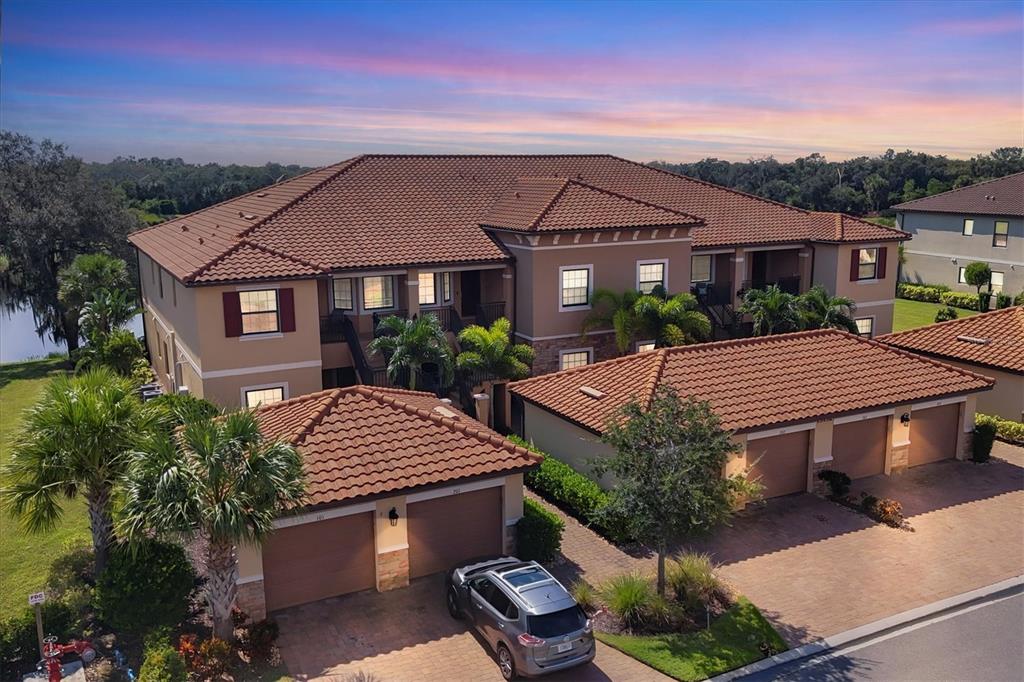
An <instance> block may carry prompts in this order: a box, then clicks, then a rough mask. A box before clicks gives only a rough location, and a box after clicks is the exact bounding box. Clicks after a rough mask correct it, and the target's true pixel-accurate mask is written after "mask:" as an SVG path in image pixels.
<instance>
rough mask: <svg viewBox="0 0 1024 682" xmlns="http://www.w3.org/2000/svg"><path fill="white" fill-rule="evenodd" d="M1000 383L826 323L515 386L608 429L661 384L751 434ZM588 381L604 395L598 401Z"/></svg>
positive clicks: (665, 351)
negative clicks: (699, 401) (623, 410)
mask: <svg viewBox="0 0 1024 682" xmlns="http://www.w3.org/2000/svg"><path fill="white" fill-rule="evenodd" d="M993 383H994V381H993V380H992V379H989V378H988V377H984V376H981V375H979V374H974V373H973V372H967V371H965V370H962V369H958V368H956V367H952V366H950V365H946V364H943V363H941V362H938V361H935V360H930V359H928V358H924V357H920V356H917V355H913V354H911V353H907V352H904V351H900V350H897V349H895V348H892V347H890V346H886V345H885V344H881V343H878V342H876V341H871V340H869V339H865V338H862V337H859V336H855V335H853V334H850V333H847V332H841V331H837V330H833V329H823V330H816V331H808V332H797V333H794V334H779V335H777V336H765V337H758V338H752V339H738V340H733V341H720V342H715V343H703V344H698V345H693V346H676V347H674V348H662V349H658V350H653V351H648V352H645V353H637V354H635V355H627V356H624V357H621V358H616V359H614V360H608V361H605V362H599V363H596V364H593V365H586V366H583V367H577V368H575V369H570V370H565V371H562V372H556V373H554V374H547V375H544V376H540V377H534V378H531V379H524V380H522V381H517V382H513V383H511V384H510V385H509V389H510V390H511V391H512V392H513V393H514V394H516V395H519V396H521V397H522V398H524V399H525V400H527V401H529V402H532V403H535V404H537V405H540V406H542V407H544V408H546V409H548V410H550V411H552V412H555V413H557V414H560V415H563V416H564V417H567V418H568V419H570V420H572V421H574V422H576V423H578V424H581V425H582V426H584V427H586V428H589V429H591V430H593V431H597V432H600V431H602V430H603V428H604V426H605V424H606V423H607V421H608V419H609V418H612V417H613V416H614V415H615V414H616V413H617V412H618V410H619V409H620V408H621V407H622V406H623V405H625V404H627V403H628V402H630V401H631V400H638V401H641V402H646V401H648V400H650V397H651V395H652V394H653V392H654V389H655V387H656V386H658V385H660V384H666V385H669V386H672V387H674V388H675V389H676V390H677V391H679V393H680V394H681V395H693V396H695V397H698V398H700V399H703V400H708V401H710V402H711V405H712V407H713V408H714V409H715V411H716V412H717V413H718V415H719V416H720V417H721V418H722V421H723V424H724V426H725V427H726V428H727V429H731V430H749V429H763V428H769V427H772V426H774V425H781V424H787V423H793V422H802V421H807V420H811V419H821V418H824V417H828V416H831V415H836V414H841V413H846V412H857V411H862V410H867V409H871V408H877V407H883V406H887V405H896V404H900V403H903V402H908V401H918V400H925V399H930V398H936V397H939V396H943V395H950V394H956V393H966V392H972V391H979V390H985V389H988V388H991V386H992V384H993ZM581 387H589V388H590V389H594V390H596V391H598V392H599V395H600V394H603V395H600V397H597V398H595V397H592V396H591V395H588V394H587V393H585V392H583V391H582V390H581ZM588 393H589V391H588Z"/></svg>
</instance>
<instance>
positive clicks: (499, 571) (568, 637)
mask: <svg viewBox="0 0 1024 682" xmlns="http://www.w3.org/2000/svg"><path fill="white" fill-rule="evenodd" d="M445 591H446V593H447V594H446V600H447V602H448V612H449V613H450V614H451V615H452V617H453V618H460V619H461V618H466V619H467V620H469V621H471V622H472V623H473V626H474V627H475V628H476V630H477V632H479V633H480V635H481V636H482V637H483V638H484V639H485V640H487V643H488V645H490V647H491V648H492V649H493V650H494V653H495V654H496V655H497V657H498V668H499V669H500V670H501V675H502V677H504V678H505V679H506V680H511V679H513V678H514V677H516V675H525V676H530V677H533V676H536V675H544V674H546V673H550V672H555V671H556V670H565V669H566V668H571V667H573V666H576V665H581V664H583V663H587V662H589V661H592V660H593V659H594V632H593V629H592V628H591V623H590V620H589V619H588V618H587V615H586V614H585V613H584V612H583V609H581V608H580V607H579V605H578V604H577V603H576V600H575V599H573V598H572V595H570V594H569V592H568V591H567V590H566V589H565V588H564V587H563V586H562V584H561V583H560V582H558V581H557V580H555V579H554V577H553V576H552V575H551V574H550V573H548V572H547V571H545V570H544V568H543V567H542V566H541V565H540V564H538V563H537V562H535V561H520V560H519V559H516V558H514V557H502V558H499V559H487V560H481V561H476V562H474V563H470V564H466V565H464V566H459V567H457V568H454V569H452V570H451V571H450V572H449V573H448V575H447V576H446V579H445Z"/></svg>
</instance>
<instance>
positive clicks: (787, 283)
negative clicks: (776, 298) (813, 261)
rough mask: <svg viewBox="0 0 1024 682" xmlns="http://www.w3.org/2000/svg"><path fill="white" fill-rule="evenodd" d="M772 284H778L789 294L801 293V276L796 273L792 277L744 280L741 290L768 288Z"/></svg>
mask: <svg viewBox="0 0 1024 682" xmlns="http://www.w3.org/2000/svg"><path fill="white" fill-rule="evenodd" d="M772 285H777V286H778V287H779V288H780V289H782V290H783V291H784V292H786V293H787V294H793V295H794V296H796V295H798V294H799V293H800V276H799V275H794V276H792V277H780V278H778V279H775V280H756V279H754V280H750V279H748V280H744V281H743V288H742V289H741V291H750V290H751V289H767V288H768V287H770V286H772Z"/></svg>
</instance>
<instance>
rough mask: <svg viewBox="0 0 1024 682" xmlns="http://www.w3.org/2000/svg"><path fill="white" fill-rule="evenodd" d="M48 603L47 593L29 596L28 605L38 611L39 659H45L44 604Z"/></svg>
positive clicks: (36, 593)
mask: <svg viewBox="0 0 1024 682" xmlns="http://www.w3.org/2000/svg"><path fill="white" fill-rule="evenodd" d="M44 601H46V593H45V592H34V593H32V594H30V595H28V604H29V606H32V607H34V608H35V610H36V636H37V637H38V638H39V658H40V659H44V658H46V655H45V654H44V653H43V602H44Z"/></svg>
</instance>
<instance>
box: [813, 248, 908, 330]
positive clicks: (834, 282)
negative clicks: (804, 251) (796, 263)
mask: <svg viewBox="0 0 1024 682" xmlns="http://www.w3.org/2000/svg"><path fill="white" fill-rule="evenodd" d="M875 247H878V248H883V247H884V248H886V249H888V251H887V253H886V266H885V277H882V278H880V279H873V280H863V281H850V260H851V258H852V254H853V251H854V249H862V248H875ZM898 259H899V256H898V253H897V244H896V242H879V243H865V244H815V245H814V283H815V284H821V285H822V286H824V287H825V288H826V289H828V290H829V291H831V292H833V293H834V294H835V295H836V296H846V297H848V298H851V299H853V301H854V302H855V303H856V304H857V311H856V313H855V314H854V317H855V318H862V317H870V318H873V319H874V330H873V335H874V336H879V335H881V334H888V333H890V332H891V331H892V314H893V305H894V303H895V299H896V271H897V269H898V267H897V263H898Z"/></svg>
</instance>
